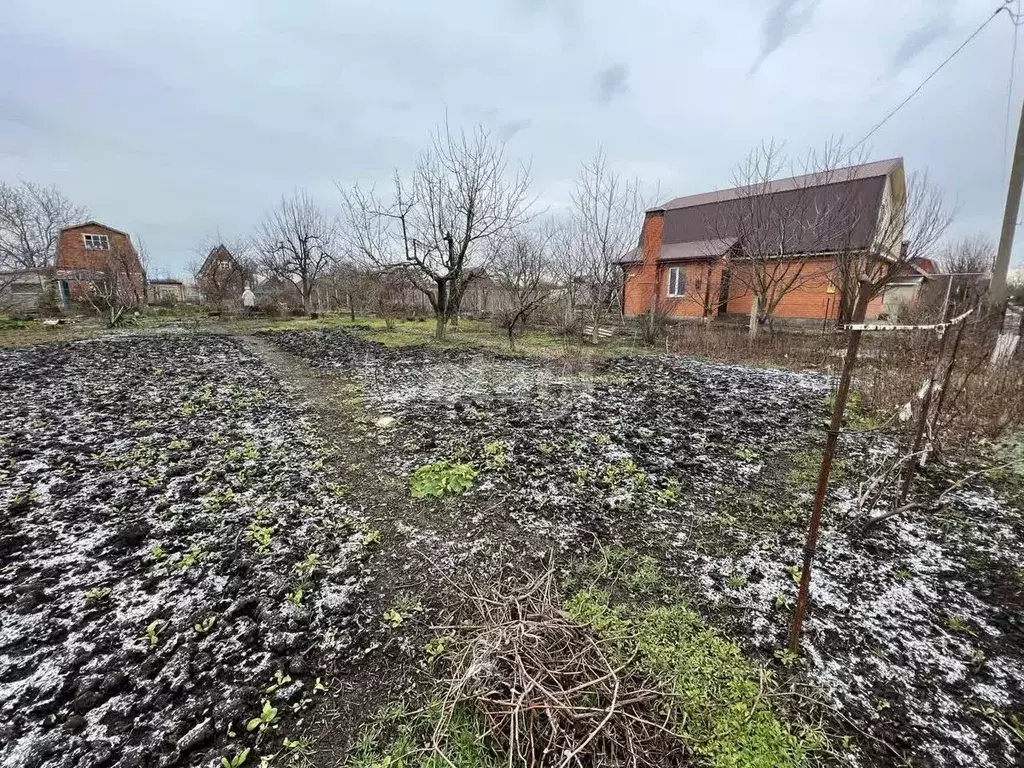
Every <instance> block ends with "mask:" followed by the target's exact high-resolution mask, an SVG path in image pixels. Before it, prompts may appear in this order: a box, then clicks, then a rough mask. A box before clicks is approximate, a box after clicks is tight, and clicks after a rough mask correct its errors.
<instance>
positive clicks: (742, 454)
mask: <svg viewBox="0 0 1024 768" xmlns="http://www.w3.org/2000/svg"><path fill="white" fill-rule="evenodd" d="M760 457H761V454H759V453H758V452H757V451H756V450H755V449H754V448H752V447H751V446H749V445H747V446H744V447H743V448H740V449H738V450H737V451H736V458H737V459H739V460H740V461H757V460H758V459H759V458H760Z"/></svg>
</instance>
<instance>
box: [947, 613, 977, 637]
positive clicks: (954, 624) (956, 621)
mask: <svg viewBox="0 0 1024 768" xmlns="http://www.w3.org/2000/svg"><path fill="white" fill-rule="evenodd" d="M942 626H944V627H945V628H946V629H948V630H949V631H950V632H965V633H967V634H974V633H973V632H972V631H971V625H970V624H968V623H967V622H966V621H964V620H963V619H961V618H960V617H959V616H947V617H946V618H945V619H944V620H943V622H942Z"/></svg>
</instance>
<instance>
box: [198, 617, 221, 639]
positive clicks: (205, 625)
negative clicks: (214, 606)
mask: <svg viewBox="0 0 1024 768" xmlns="http://www.w3.org/2000/svg"><path fill="white" fill-rule="evenodd" d="M216 622H217V617H216V616H207V617H206V618H205V619H203V620H202V621H200V622H199V623H198V624H196V625H195V630H196V632H198V633H199V634H200V635H205V634H206V633H207V632H209V631H210V630H211V629H213V625H214V624H215V623H216Z"/></svg>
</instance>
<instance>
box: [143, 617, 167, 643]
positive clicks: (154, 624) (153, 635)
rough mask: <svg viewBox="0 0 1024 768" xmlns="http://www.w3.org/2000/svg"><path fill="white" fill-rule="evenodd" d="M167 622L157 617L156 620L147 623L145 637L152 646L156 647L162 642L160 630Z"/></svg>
mask: <svg viewBox="0 0 1024 768" xmlns="http://www.w3.org/2000/svg"><path fill="white" fill-rule="evenodd" d="M166 624H167V622H165V621H160V620H159V619H157V620H156V621H151V622H150V623H149V624H147V625H146V637H145V639H146V642H148V643H149V647H150V648H153V647H155V646H156V644H157V643H159V642H160V630H162V629H163V628H164V626H165V625H166Z"/></svg>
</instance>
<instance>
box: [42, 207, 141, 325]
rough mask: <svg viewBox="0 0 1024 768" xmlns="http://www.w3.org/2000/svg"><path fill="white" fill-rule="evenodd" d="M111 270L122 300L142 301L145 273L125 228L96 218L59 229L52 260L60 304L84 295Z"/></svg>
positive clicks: (135, 303) (81, 297)
mask: <svg viewBox="0 0 1024 768" xmlns="http://www.w3.org/2000/svg"><path fill="white" fill-rule="evenodd" d="M112 274H113V275H116V279H117V280H118V282H119V292H121V293H122V294H123V295H124V296H125V298H126V299H127V301H126V302H125V303H126V304H128V305H141V304H143V303H145V297H146V273H145V270H144V269H143V267H142V263H141V261H140V260H139V254H138V252H137V251H136V250H135V246H134V245H132V240H131V237H129V235H128V234H127V233H126V232H122V231H121V230H119V229H114V228H113V227H108V226H106V225H105V224H100V223H99V222H98V221H87V222H85V223H83V224H76V225H75V226H73V227H65V228H64V229H62V230H61V232H60V238H59V239H58V241H57V259H56V262H55V264H54V279H55V280H56V282H57V298H58V301H59V302H60V303H61V305H63V306H67V305H68V304H69V303H71V302H74V301H82V300H84V299H87V298H88V297H89V295H90V291H92V290H93V289H94V287H95V286H97V285H98V284H99V283H101V282H103V281H105V280H109V279H110V275H112Z"/></svg>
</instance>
